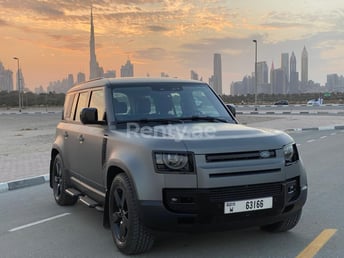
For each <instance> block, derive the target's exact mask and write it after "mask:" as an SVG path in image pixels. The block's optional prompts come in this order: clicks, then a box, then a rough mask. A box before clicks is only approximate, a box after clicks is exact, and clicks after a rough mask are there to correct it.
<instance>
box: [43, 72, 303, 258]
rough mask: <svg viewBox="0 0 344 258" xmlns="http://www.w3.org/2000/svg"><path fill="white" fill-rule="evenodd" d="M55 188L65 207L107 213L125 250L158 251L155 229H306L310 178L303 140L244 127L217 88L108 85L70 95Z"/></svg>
mask: <svg viewBox="0 0 344 258" xmlns="http://www.w3.org/2000/svg"><path fill="white" fill-rule="evenodd" d="M50 186H51V188H52V189H53V194H54V198H55V200H56V202H57V203H58V204H59V205H73V204H75V203H76V201H77V200H80V201H81V202H82V203H84V204H86V205H88V206H89V207H93V208H96V209H98V210H101V211H103V212H104V221H103V223H104V226H107V227H109V228H110V229H111V232H112V236H113V239H114V242H115V244H116V245H117V247H118V249H119V250H120V251H121V252H123V253H125V254H137V253H142V252H145V251H147V250H149V249H150V248H151V247H152V245H153V242H154V231H155V230H173V231H176V230H181V231H194V230H219V229H221V230H222V229H230V228H242V227H249V226H250V227H251V226H259V227H261V229H263V230H266V231H270V232H282V231H287V230H290V229H292V228H293V227H295V225H296V224H297V223H298V221H299V219H300V216H301V211H302V207H303V205H304V204H305V202H306V198H307V178H306V173H305V169H304V167H303V163H302V161H301V159H300V155H299V152H298V150H297V147H296V144H295V142H294V140H293V139H292V138H291V137H290V136H289V135H287V134H285V133H283V132H281V131H276V130H268V129H265V130H262V129H255V128H250V127H247V126H243V125H240V124H239V123H238V121H237V120H236V119H235V117H234V116H233V114H232V113H231V112H230V110H229V109H228V108H227V106H226V105H225V104H224V103H223V102H222V101H221V99H220V98H219V97H218V96H217V95H216V94H215V92H214V91H213V90H212V89H211V87H209V85H208V84H206V83H204V82H200V81H191V80H179V79H151V78H146V79H134V78H132V79H99V80H94V81H89V82H86V83H83V84H80V85H76V86H74V87H73V88H71V89H70V90H69V91H68V92H67V94H66V98H65V104H64V111H63V115H62V120H61V122H60V123H59V124H58V126H57V129H56V139H55V141H54V143H53V146H52V151H51V161H50Z"/></svg>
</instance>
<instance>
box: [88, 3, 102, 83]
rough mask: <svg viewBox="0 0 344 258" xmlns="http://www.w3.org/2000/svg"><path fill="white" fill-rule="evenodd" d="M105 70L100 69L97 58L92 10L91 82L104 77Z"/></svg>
mask: <svg viewBox="0 0 344 258" xmlns="http://www.w3.org/2000/svg"><path fill="white" fill-rule="evenodd" d="M103 73H104V71H103V68H102V67H99V64H98V62H97V57H96V43H95V38H94V25H93V11H92V8H91V36H90V80H91V79H94V78H99V77H102V76H103Z"/></svg>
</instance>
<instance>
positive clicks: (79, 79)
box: [77, 72, 86, 83]
mask: <svg viewBox="0 0 344 258" xmlns="http://www.w3.org/2000/svg"><path fill="white" fill-rule="evenodd" d="M84 81H86V76H85V74H84V73H82V72H78V75H77V83H82V82H84Z"/></svg>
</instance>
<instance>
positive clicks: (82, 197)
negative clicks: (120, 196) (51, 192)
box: [65, 188, 104, 212]
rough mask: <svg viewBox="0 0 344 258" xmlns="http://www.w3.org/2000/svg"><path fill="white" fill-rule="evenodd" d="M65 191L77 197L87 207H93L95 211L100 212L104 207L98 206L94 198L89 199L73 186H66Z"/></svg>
mask: <svg viewBox="0 0 344 258" xmlns="http://www.w3.org/2000/svg"><path fill="white" fill-rule="evenodd" d="M65 192H66V193H67V194H69V195H70V196H73V197H76V198H78V200H79V201H80V202H82V203H83V204H85V205H86V206H87V207H89V208H95V209H96V210H97V211H101V212H102V211H104V208H103V207H102V206H100V205H99V203H97V202H96V201H95V200H93V199H91V198H90V197H88V196H87V195H83V193H81V192H79V191H78V190H76V189H75V188H67V189H66V190H65Z"/></svg>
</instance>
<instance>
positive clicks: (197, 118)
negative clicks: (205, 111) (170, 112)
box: [179, 116, 228, 123]
mask: <svg viewBox="0 0 344 258" xmlns="http://www.w3.org/2000/svg"><path fill="white" fill-rule="evenodd" d="M179 119H180V120H191V121H207V122H223V123H228V121H227V120H226V119H223V118H219V117H213V116H190V117H181V118H179Z"/></svg>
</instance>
